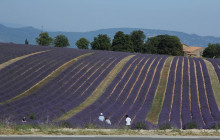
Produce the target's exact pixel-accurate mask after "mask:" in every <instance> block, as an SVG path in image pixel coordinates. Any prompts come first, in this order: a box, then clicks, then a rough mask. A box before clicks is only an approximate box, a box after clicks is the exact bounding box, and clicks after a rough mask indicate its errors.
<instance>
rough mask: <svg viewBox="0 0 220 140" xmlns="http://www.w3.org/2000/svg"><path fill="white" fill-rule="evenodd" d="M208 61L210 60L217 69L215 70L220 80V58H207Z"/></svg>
mask: <svg viewBox="0 0 220 140" xmlns="http://www.w3.org/2000/svg"><path fill="white" fill-rule="evenodd" d="M207 60H208V61H210V62H211V63H212V65H213V67H214V69H215V72H216V74H217V76H218V80H219V81H220V59H211V58H207Z"/></svg>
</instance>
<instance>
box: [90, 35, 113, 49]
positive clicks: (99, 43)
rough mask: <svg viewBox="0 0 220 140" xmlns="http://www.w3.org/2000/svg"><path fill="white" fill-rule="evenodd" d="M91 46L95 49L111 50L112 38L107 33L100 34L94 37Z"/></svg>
mask: <svg viewBox="0 0 220 140" xmlns="http://www.w3.org/2000/svg"><path fill="white" fill-rule="evenodd" d="M91 47H92V49H93V50H111V39H110V38H109V37H108V36H107V35H106V34H104V35H103V34H99V35H98V37H94V40H93V42H91Z"/></svg>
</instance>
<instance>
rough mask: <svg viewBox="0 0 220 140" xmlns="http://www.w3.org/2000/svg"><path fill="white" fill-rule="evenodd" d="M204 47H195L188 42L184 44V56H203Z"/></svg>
mask: <svg viewBox="0 0 220 140" xmlns="http://www.w3.org/2000/svg"><path fill="white" fill-rule="evenodd" d="M204 49H205V48H203V47H194V46H188V45H186V44H183V52H184V56H190V57H202V53H203V51H204Z"/></svg>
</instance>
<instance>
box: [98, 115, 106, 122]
mask: <svg viewBox="0 0 220 140" xmlns="http://www.w3.org/2000/svg"><path fill="white" fill-rule="evenodd" d="M104 119H105V117H104V116H103V113H100V116H99V120H100V121H102V122H103V121H104Z"/></svg>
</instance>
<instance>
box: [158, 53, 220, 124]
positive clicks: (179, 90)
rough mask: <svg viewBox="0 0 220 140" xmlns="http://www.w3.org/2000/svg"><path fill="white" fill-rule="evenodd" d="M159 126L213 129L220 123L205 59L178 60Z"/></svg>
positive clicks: (172, 66) (174, 66) (170, 79)
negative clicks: (194, 126) (192, 124)
mask: <svg viewBox="0 0 220 140" xmlns="http://www.w3.org/2000/svg"><path fill="white" fill-rule="evenodd" d="M167 85H168V86H167V89H166V93H165V99H164V103H163V108H162V111H161V113H160V117H159V123H158V126H162V125H164V124H171V125H172V126H175V127H177V128H186V127H187V125H188V124H189V123H192V122H195V123H196V124H197V125H198V127H199V128H210V127H212V126H213V125H214V124H216V123H219V121H220V112H219V109H218V106H217V104H216V101H215V98H214V94H213V90H212V87H211V82H210V78H209V75H208V71H207V67H206V65H205V63H204V61H203V60H202V59H193V58H184V57H175V58H174V59H173V62H172V64H171V68H170V73H169V79H168V84H167Z"/></svg>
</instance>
